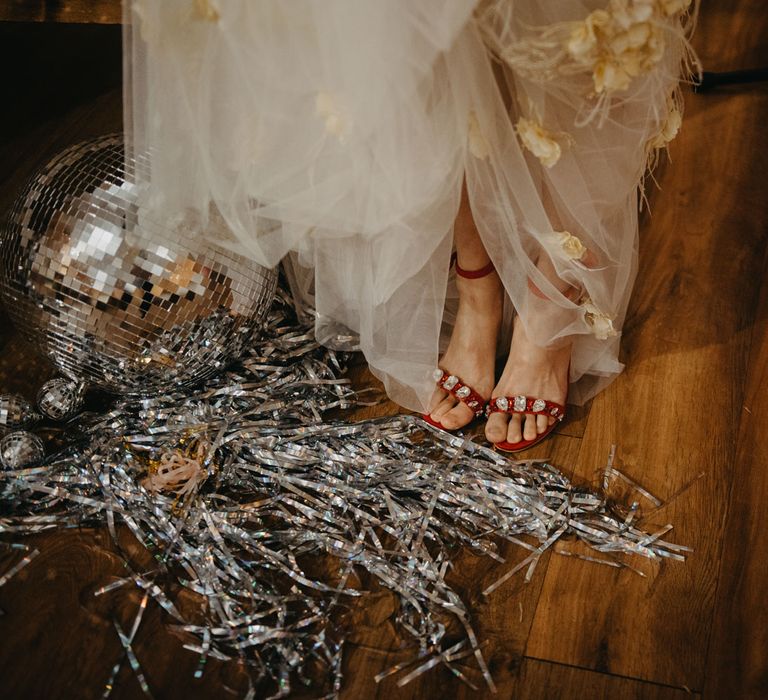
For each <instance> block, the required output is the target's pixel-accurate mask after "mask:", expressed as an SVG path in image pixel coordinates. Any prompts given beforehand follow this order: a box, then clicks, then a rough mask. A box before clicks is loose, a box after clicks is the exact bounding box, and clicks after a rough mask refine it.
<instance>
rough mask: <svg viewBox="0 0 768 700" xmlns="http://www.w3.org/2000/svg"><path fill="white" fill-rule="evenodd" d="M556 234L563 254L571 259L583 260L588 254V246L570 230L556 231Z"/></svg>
mask: <svg viewBox="0 0 768 700" xmlns="http://www.w3.org/2000/svg"><path fill="white" fill-rule="evenodd" d="M554 234H555V236H556V237H557V242H558V245H559V246H560V250H561V252H562V254H563V255H564V256H565V257H566V258H568V259H569V260H582V259H583V258H584V256H585V255H586V254H587V247H586V246H585V245H584V244H583V243H582V242H581V239H580V238H579V237H578V236H574V235H573V234H572V233H571V232H570V231H555V232H554Z"/></svg>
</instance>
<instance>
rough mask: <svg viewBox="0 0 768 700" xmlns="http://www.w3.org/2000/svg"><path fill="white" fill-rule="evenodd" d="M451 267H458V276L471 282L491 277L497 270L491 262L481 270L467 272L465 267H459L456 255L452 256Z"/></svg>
mask: <svg viewBox="0 0 768 700" xmlns="http://www.w3.org/2000/svg"><path fill="white" fill-rule="evenodd" d="M451 265H455V266H456V274H457V275H458V276H459V277H464V278H466V279H470V280H476V279H479V278H480V277H485V276H486V275H490V274H491V273H492V272H493V271H494V270H495V269H496V268H495V267H494V265H493V262H489V263H488V264H487V265H486V266H485V267H481V268H480V269H479V270H465V269H464V268H463V267H459V260H458V258H457V257H456V253H453V254H452V255H451Z"/></svg>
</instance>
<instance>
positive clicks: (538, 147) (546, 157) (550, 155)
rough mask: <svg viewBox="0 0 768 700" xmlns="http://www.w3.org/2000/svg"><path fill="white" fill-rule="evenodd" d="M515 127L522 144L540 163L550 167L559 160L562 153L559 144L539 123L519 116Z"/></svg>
mask: <svg viewBox="0 0 768 700" xmlns="http://www.w3.org/2000/svg"><path fill="white" fill-rule="evenodd" d="M515 128H516V130H517V134H518V136H519V137H520V141H522V143H523V146H525V147H526V148H527V149H528V150H529V151H530V152H531V153H533V155H535V156H536V157H537V158H538V159H539V160H540V161H541V164H542V165H544V166H545V167H547V168H551V167H552V166H553V165H554V164H555V163H557V161H558V160H560V155H561V153H562V150H561V148H560V144H559V143H558V142H557V140H556V139H555V135H554V134H552V133H551V132H549V131H547V130H546V129H545V128H544V127H543V126H541V124H538V123H537V122H535V121H533V120H531V119H525V118H524V117H520V119H518V120H517V125H516V127H515Z"/></svg>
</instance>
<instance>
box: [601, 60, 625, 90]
mask: <svg viewBox="0 0 768 700" xmlns="http://www.w3.org/2000/svg"><path fill="white" fill-rule="evenodd" d="M592 80H593V81H594V83H595V92H597V93H601V92H603V91H606V92H610V91H613V90H626V89H627V88H628V87H629V83H630V82H631V80H632V76H631V75H630V74H629V73H628V72H627V71H626V70H625V69H624V67H623V66H622V65H621V64H620V63H618V62H617V61H616V60H615V59H612V58H601V59H600V60H599V61H598V62H597V63H596V64H595V69H594V71H593V72H592Z"/></svg>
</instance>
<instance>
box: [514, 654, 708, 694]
mask: <svg viewBox="0 0 768 700" xmlns="http://www.w3.org/2000/svg"><path fill="white" fill-rule="evenodd" d="M515 690H516V692H515V694H514V695H513V696H510V697H514V698H515V700H584V699H585V698H589V700H619V699H620V700H696V699H697V698H699V697H700V695H699V694H698V693H692V692H690V691H689V690H686V689H684V688H671V687H669V686H663V685H657V684H654V683H647V682H644V681H638V680H635V679H633V678H621V677H619V676H611V675H609V674H606V673H594V672H592V671H586V670H584V669H581V668H575V667H573V666H563V665H560V664H553V663H549V662H546V661H541V660H538V659H529V658H526V659H525V660H524V661H523V665H522V667H521V669H520V675H519V678H518V682H517V686H516V688H515Z"/></svg>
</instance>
